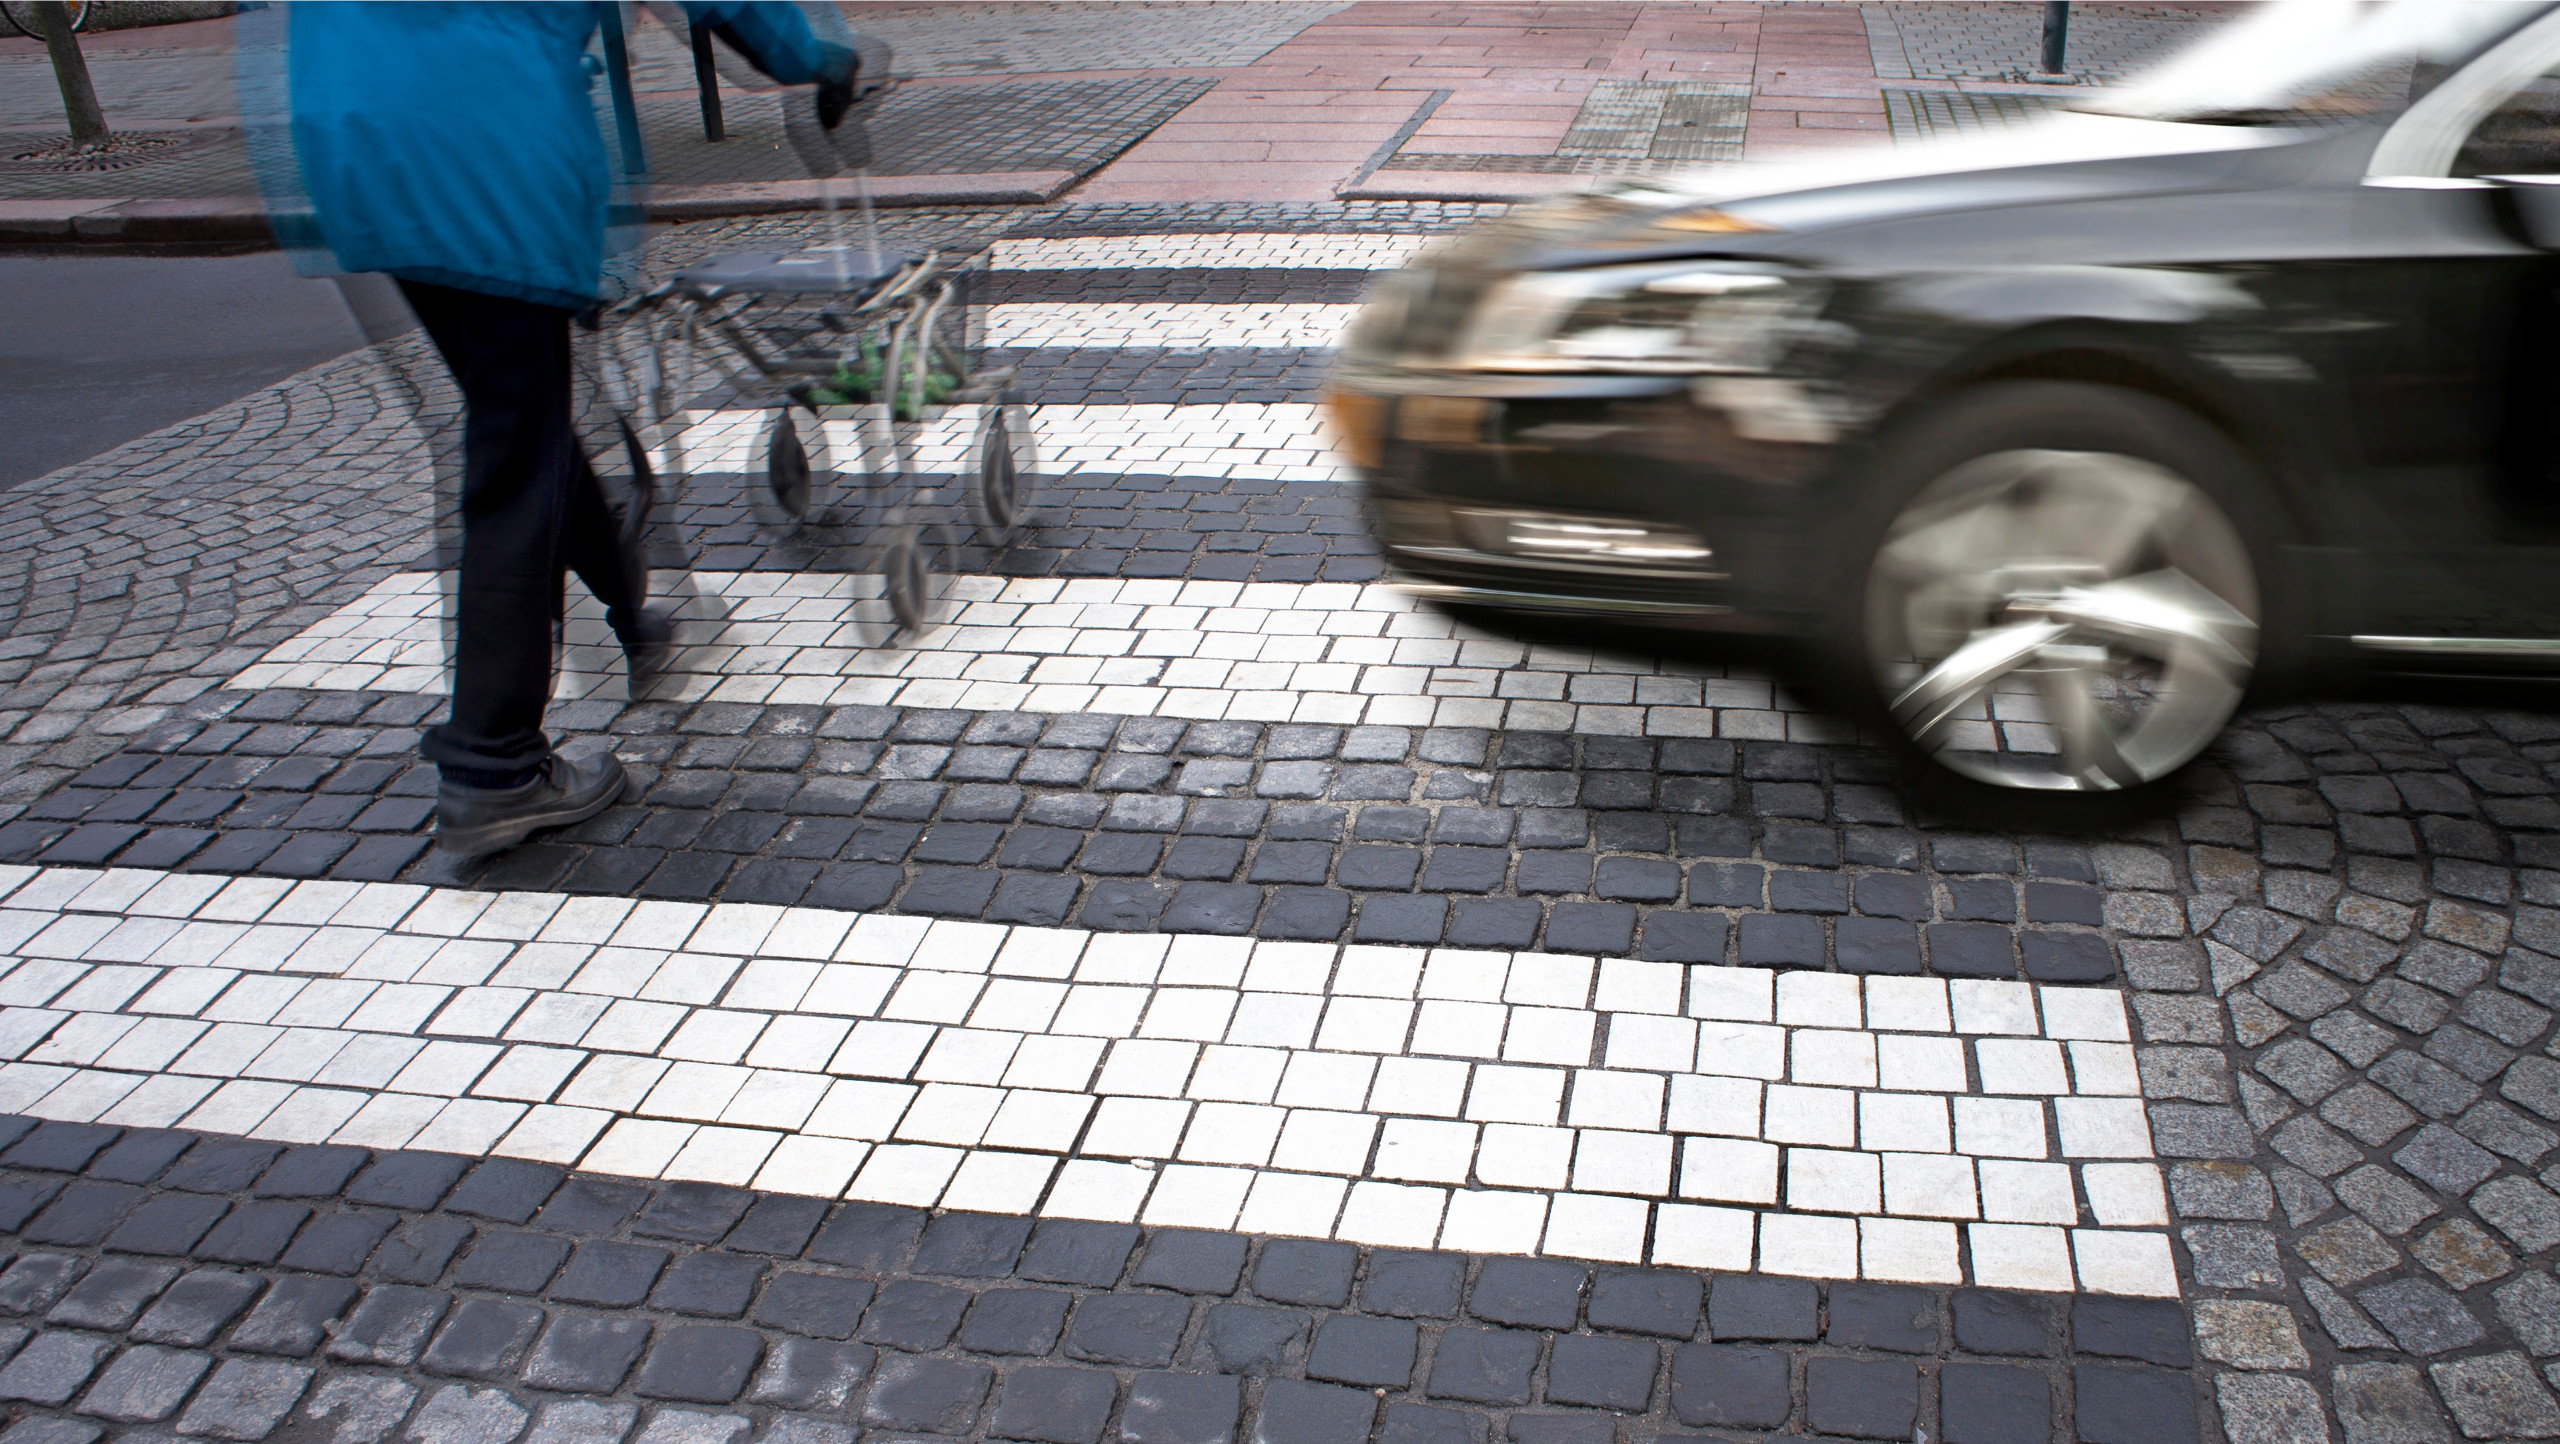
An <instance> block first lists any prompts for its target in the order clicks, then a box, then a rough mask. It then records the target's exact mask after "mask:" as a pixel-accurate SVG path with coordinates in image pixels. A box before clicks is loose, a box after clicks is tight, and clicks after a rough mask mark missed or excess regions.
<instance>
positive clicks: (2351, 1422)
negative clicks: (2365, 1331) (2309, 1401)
mask: <svg viewBox="0 0 2560 1444" xmlns="http://www.w3.org/2000/svg"><path fill="white" fill-rule="evenodd" d="M2329 1397H2330V1401H2331V1403H2332V1404H2333V1405H2334V1406H2335V1407H2336V1409H2337V1413H2338V1427H2339V1429H2340V1431H2341V1432H2342V1433H2343V1434H2344V1435H2345V1436H2346V1440H2347V1444H2451V1441H2452V1438H2453V1434H2452V1431H2451V1430H2450V1429H2448V1428H2447V1427H2446V1425H2445V1417H2444V1411H2443V1409H2442V1407H2441V1406H2439V1405H2438V1404H2437V1403H2436V1401H2435V1399H2434V1398H2433V1397H2432V1396H2431V1395H2430V1394H2429V1393H2428V1392H2427V1386H2426V1382H2425V1376H2423V1375H2421V1374H2420V1373H2419V1372H2418V1371H2417V1370H2416V1369H2414V1368H2412V1367H2410V1366H2409V1365H2407V1364H2399V1363H2373V1364H2366V1363H2355V1364H2340V1365H2338V1366H2337V1368H2336V1369H2335V1370H2333V1371H2332V1372H2331V1374H2330V1395H2329Z"/></svg>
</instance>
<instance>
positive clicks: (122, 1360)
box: [80, 1344, 213, 1424]
mask: <svg viewBox="0 0 2560 1444" xmlns="http://www.w3.org/2000/svg"><path fill="white" fill-rule="evenodd" d="M212 1367H213V1358H212V1356H211V1355H208V1354H198V1353H191V1352H182V1351H179V1350H175V1349H163V1348H159V1347H156V1346H154V1345H151V1344H142V1345H139V1346H137V1347H134V1348H130V1349H127V1350H125V1351H124V1352H123V1353H122V1354H119V1355H117V1356H116V1361H115V1362H114V1363H112V1364H109V1365H108V1366H107V1369H106V1372H105V1373H103V1374H100V1375H99V1376H98V1381H97V1382H96V1383H94V1384H92V1385H90V1386H89V1393H88V1396H87V1397H86V1398H83V1399H82V1400H81V1401H80V1412H81V1413H83V1414H89V1415H94V1416H95V1417H97V1418H100V1419H112V1420H114V1421H115V1422H117V1423H119V1424H149V1423H156V1422H158V1421H159V1420H162V1419H166V1418H168V1417H169V1416H170V1415H172V1414H174V1413H176V1412H178V1406H179V1405H180V1404H182V1403H184V1402H186V1398H187V1394H188V1392H189V1391H190V1390H192V1389H194V1388H195V1386H196V1381H197V1380H198V1379H201V1378H203V1377H204V1375H205V1371H206V1370H207V1369H210V1368H212Z"/></svg>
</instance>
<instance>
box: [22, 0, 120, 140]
mask: <svg viewBox="0 0 2560 1444" xmlns="http://www.w3.org/2000/svg"><path fill="white" fill-rule="evenodd" d="M36 27H37V28H38V29H40V30H42V31H43V32H44V48H45V52H46V53H47V54H49V55H51V56H52V57H53V78H54V81H55V83H56V84H58V85H60V86H61V87H62V110H63V113H64V114H66V115H68V116H70V117H71V143H72V145H74V146H76V147H78V148H79V149H81V150H96V149H97V148H98V147H100V146H102V145H105V144H106V143H107V117H106V115H105V113H104V112H102V111H100V110H99V109H98V92H97V89H96V87H94V86H92V85H90V84H89V62H88V61H87V60H86V59H84V58H83V57H82V56H81V54H80V38H79V37H78V36H77V35H74V34H73V33H72V31H71V7H70V6H68V5H65V4H63V3H62V0H36Z"/></svg>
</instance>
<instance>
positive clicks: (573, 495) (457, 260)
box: [285, 0, 859, 857]
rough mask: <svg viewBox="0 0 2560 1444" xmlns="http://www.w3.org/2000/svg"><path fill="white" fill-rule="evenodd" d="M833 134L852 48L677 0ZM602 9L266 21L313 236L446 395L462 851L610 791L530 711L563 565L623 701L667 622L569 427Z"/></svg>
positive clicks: (506, 843)
mask: <svg viewBox="0 0 2560 1444" xmlns="http://www.w3.org/2000/svg"><path fill="white" fill-rule="evenodd" d="M684 9H685V11H686V12H687V13H688V15H689V17H690V18H692V19H694V20H696V21H699V22H707V23H709V24H710V25H712V26H713V27H714V33H715V34H717V35H719V36H720V37H721V38H722V39H724V40H725V41H726V42H727V43H728V44H729V46H730V47H731V48H732V49H734V50H738V51H740V52H741V53H742V54H743V55H744V56H745V58H746V59H747V60H748V61H749V63H751V64H753V65H754V66H755V67H756V68H757V69H759V70H761V71H763V72H764V73H765V74H766V75H768V76H770V77H771V78H772V79H774V80H776V81H779V82H781V83H783V84H786V85H800V84H811V83H814V84H816V85H817V86H818V87H819V88H818V92H817V101H818V118H819V121H820V123H821V124H822V125H823V126H824V127H825V128H826V129H828V130H833V129H834V128H835V125H836V123H837V122H838V121H839V120H841V118H842V117H843V114H844V111H845V110H846V108H847V107H848V106H849V105H850V103H851V101H852V98H853V95H854V85H855V81H856V79H857V71H858V69H859V64H858V62H857V60H856V58H855V55H854V52H853V51H852V50H851V49H850V48H849V47H847V46H845V45H841V44H836V43H833V42H830V41H825V40H821V39H819V38H818V37H817V36H816V35H815V34H813V33H812V31H811V29H810V27H809V24H808V21H807V19H806V17H804V16H803V15H802V14H801V12H800V11H799V10H797V9H796V8H794V7H793V6H791V5H788V4H781V3H741V0H716V3H706V4H687V5H685V6H684ZM603 12H604V7H603V5H602V4H588V3H566V4H563V3H517V0H469V3H446V0H401V3H382V0H339V3H330V4H302V5H295V6H292V7H291V9H290V12H289V14H288V15H287V17H286V22H287V24H286V33H287V42H288V43H287V60H286V67H287V69H286V76H285V84H286V87H287V92H288V99H289V106H290V115H291V131H292V138H293V154H294V158H295V161H296V163H297V165H298V168H299V171H300V177H299V179H300V183H301V186H302V189H303V190H304V192H305V193H306V194H307V195H308V197H309V199H310V204H311V209H312V224H313V225H314V226H316V228H317V232H318V237H317V238H318V240H319V242H320V243H321V244H322V245H324V246H325V247H326V248H327V249H328V250H329V251H330V252H332V253H334V255H335V257H336V260H337V264H338V265H339V266H340V267H342V268H343V269H345V270H348V271H381V272H387V273H389V274H390V275H391V276H392V277H394V278H395V279H396V280H397V281H398V282H399V286H400V290H401V292H402V294H403V295H404V296H406V298H407V299H408V302H409V306H410V308H411V309H412V310H414V311H415V312H416V313H417V316H418V320H419V321H420V323H421V324H423V325H424V327H425V329H426V332H427V335H428V338H429V339H430V340H432V341H433V342H434V343H435V347H436V350H437V351H438V352H439V353H440V354H441V355H442V356H443V358H444V361H445V364H446V365H447V366H449V367H450V368H451V369H452V372H453V376H454V380H455V381H456V382H457V383H458V384H459V385H460V388H461V391H462V397H463V408H464V419H463V444H462V494H461V513H462V515H461V521H462V528H461V530H462V556H461V564H460V568H459V571H460V575H459V578H458V583H459V584H458V587H457V590H456V597H455V617H454V639H455V640H454V657H453V707H452V712H451V716H450V720H448V721H445V722H443V723H441V724H439V725H437V726H435V727H433V728H430V729H429V730H428V731H427V733H426V735H425V736H424V738H423V739H421V741H420V743H419V747H418V750H419V752H420V753H421V754H423V755H424V756H425V757H426V759H427V760H428V761H430V762H433V763H435V764H436V767H437V771H438V777H439V784H438V790H437V799H436V833H437V841H438V843H439V845H440V846H442V847H443V848H444V849H445V850H447V851H449V852H453V853H458V854H460V855H462V856H465V857H477V856H480V855H483V854H486V853H491V852H496V851H499V850H501V849H504V848H508V847H512V846H514V845H516V844H517V843H519V842H521V841H523V840H524V838H525V837H526V836H527V835H528V834H529V833H531V832H534V831H536V830H537V829H541V828H546V827H558V826H565V825H568V824H571V823H576V822H582V821H584V820H586V819H587V818H589V817H592V816H594V815H595V814H597V813H598V812H601V811H603V810H604V809H605V808H607V807H610V806H611V805H613V803H614V802H615V801H616V800H617V799H619V798H620V796H621V795H622V791H623V787H624V782H625V779H624V774H623V770H622V764H621V763H620V762H619V761H618V760H616V759H615V758H614V756H613V755H612V753H611V752H609V751H608V752H603V753H600V754H597V755H595V756H592V757H586V758H580V759H577V760H574V761H572V760H570V759H566V758H563V757H562V756H560V755H559V753H557V752H556V751H554V750H553V748H552V745H551V740H550V738H549V737H548V736H547V735H546V734H545V733H544V731H543V728H542V719H543V711H544V708H545V705H546V704H547V703H548V701H549V699H550V696H551V691H552V672H553V667H554V655H553V647H552V638H553V626H554V623H555V621H556V620H557V618H558V617H559V616H560V613H561V606H562V589H563V586H564V575H565V573H566V572H568V571H575V572H576V573H577V574H578V577H579V580H580V581H582V582H584V583H585V584H586V586H587V589H588V590H589V591H590V592H592V593H593V594H594V595H595V596H596V597H597V599H598V600H600V601H602V602H603V603H604V604H605V608H606V619H607V621H608V622H609V623H610V624H611V626H612V627H613V630H614V634H615V636H616V638H617V639H618V640H619V641H620V642H621V643H622V646H623V651H624V655H625V657H626V660H627V662H628V663H629V665H630V669H631V675H632V679H633V682H634V688H633V691H634V694H635V695H636V694H637V692H638V690H639V683H640V682H641V681H642V680H643V679H644V678H646V677H647V676H648V675H650V673H651V672H652V670H653V669H654V668H655V667H656V666H658V665H659V664H660V663H662V662H663V660H664V656H665V653H666V651H667V650H668V648H669V647H670V645H671V642H672V637H673V628H672V626H671V624H670V623H669V622H668V621H667V620H666V619H665V618H664V617H662V616H659V615H657V614H654V613H652V612H650V611H649V610H648V608H647V606H646V602H647V595H648V593H647V588H648V571H647V564H646V558H645V556H643V555H642V554H641V553H640V551H639V549H638V546H637V544H636V543H637V538H636V536H628V535H627V533H626V530H625V528H623V527H622V526H621V525H620V524H619V522H618V521H617V519H616V518H615V516H614V515H613V511H612V508H611V506H610V504H609V503H608V501H607V499H606V497H605V494H604V491H603V489H602V487H601V486H600V485H599V484H598V482H597V480H596V476H595V473H594V471H593V470H592V469H591V468H590V466H589V465H588V462H587V457H586V453H585V449H584V447H583V446H582V445H581V444H580V441H579V439H578V435H577V432H576V429H575V425H574V414H575V412H574V405H573V396H572V389H571V357H570V349H569V323H570V320H571V318H572V317H573V316H574V315H575V314H576V313H577V312H579V311H581V310H583V309H585V308H587V307H589V306H592V305H594V304H596V302H597V300H598V298H599V295H600V293H601V290H602V286H603V275H604V267H605V231H606V211H607V202H608V200H609V198H610V195H611V177H610V173H609V171H608V168H607V163H606V154H605V147H604V141H603V137H602V135H601V134H600V133H599V131H598V128H597V124H596V113H595V102H594V100H593V98H592V95H591V92H590V85H591V83H592V82H591V78H590V75H589V73H588V70H587V68H586V64H585V56H586V52H587V45H588V42H589V40H590V39H591V38H592V37H593V36H594V35H595V33H596V30H597V27H598V24H599V23H600V21H601V20H602V19H603V18H604V17H603Z"/></svg>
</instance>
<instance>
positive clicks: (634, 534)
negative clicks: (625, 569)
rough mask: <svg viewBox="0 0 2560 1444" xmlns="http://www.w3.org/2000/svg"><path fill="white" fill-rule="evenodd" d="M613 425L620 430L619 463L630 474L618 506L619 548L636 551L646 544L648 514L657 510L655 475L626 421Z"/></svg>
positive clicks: (645, 449) (646, 451)
mask: <svg viewBox="0 0 2560 1444" xmlns="http://www.w3.org/2000/svg"><path fill="white" fill-rule="evenodd" d="M614 425H616V426H618V427H620V428H621V429H622V456H623V461H624V464H625V465H626V466H627V467H628V468H629V470H630V473H631V495H630V496H629V498H628V499H626V500H625V501H624V503H623V506H622V545H623V548H624V549H625V550H627V551H638V550H639V549H640V548H642V547H643V546H646V545H647V544H648V540H649V518H650V514H651V513H652V512H654V511H655V510H656V509H657V505H658V473H657V470H656V468H654V467H652V466H651V465H650V464H649V448H648V447H646V446H644V445H642V444H641V441H640V433H639V432H637V431H635V430H633V429H632V427H631V422H630V419H629V418H627V417H620V416H617V417H615V418H614Z"/></svg>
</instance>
